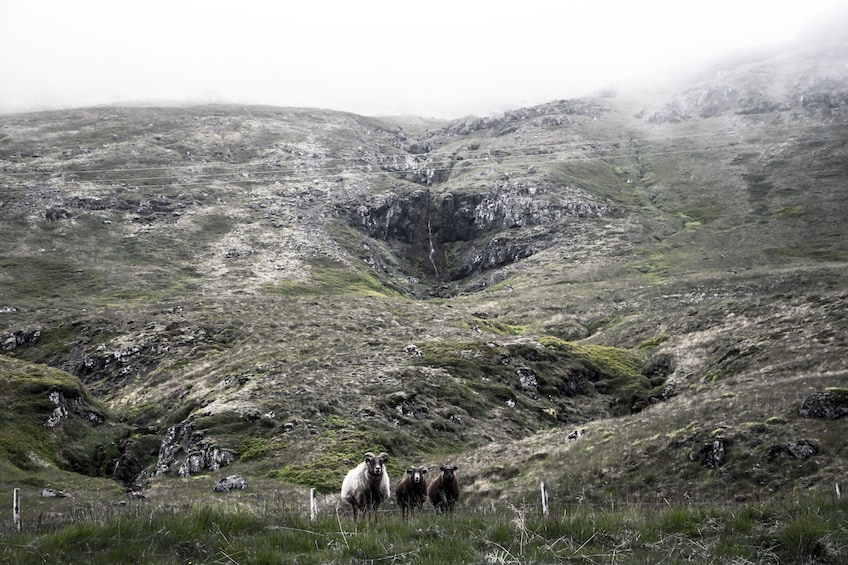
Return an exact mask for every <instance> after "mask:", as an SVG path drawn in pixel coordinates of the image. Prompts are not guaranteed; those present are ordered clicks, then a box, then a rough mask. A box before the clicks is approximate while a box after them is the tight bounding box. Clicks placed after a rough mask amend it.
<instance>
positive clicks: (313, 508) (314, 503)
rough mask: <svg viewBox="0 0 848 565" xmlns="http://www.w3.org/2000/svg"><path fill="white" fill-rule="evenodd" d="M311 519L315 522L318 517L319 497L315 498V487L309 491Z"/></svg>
mask: <svg viewBox="0 0 848 565" xmlns="http://www.w3.org/2000/svg"><path fill="white" fill-rule="evenodd" d="M309 519H310V520H312V521H313V522H314V521H315V520H317V519H318V499H317V498H315V489H311V490H310V491H309Z"/></svg>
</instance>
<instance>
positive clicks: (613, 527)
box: [0, 498, 848, 565]
mask: <svg viewBox="0 0 848 565" xmlns="http://www.w3.org/2000/svg"><path fill="white" fill-rule="evenodd" d="M846 524H848V501H846V500H838V499H833V498H831V499H825V498H809V499H806V500H800V501H794V502H776V501H773V502H770V503H766V504H762V505H750V504H748V505H725V506H721V505H716V506H712V505H702V506H694V507H690V506H686V507H668V506H665V507H663V506H659V507H658V506H651V505H641V504H634V505H629V506H621V507H618V508H615V509H612V508H599V507H585V508H577V509H573V508H572V509H569V511H567V512H565V513H561V514H559V515H549V516H543V515H542V514H541V513H540V512H538V511H536V510H535V509H533V510H529V509H520V508H515V507H513V506H509V507H507V508H502V509H499V511H498V512H493V511H492V509H482V508H480V509H471V508H465V509H463V511H462V512H459V513H457V514H454V515H453V516H439V515H436V514H433V513H429V512H425V513H422V514H420V515H418V516H417V517H415V518H414V519H412V520H409V521H403V520H401V519H400V517H399V516H398V515H397V513H396V512H395V511H393V510H388V511H384V512H381V513H379V515H378V516H376V517H374V518H372V519H364V520H361V521H359V522H355V521H354V520H353V519H352V518H351V517H350V516H347V515H341V516H340V515H335V514H333V513H329V514H327V515H324V516H322V517H321V518H319V519H318V520H316V521H315V522H310V521H309V520H308V518H307V517H306V516H305V515H303V514H301V513H297V512H294V511H293V510H291V509H287V508H283V507H276V508H273V509H270V510H269V508H268V507H267V506H266V507H264V508H263V511H262V512H257V511H251V510H243V509H242V510H233V509H228V508H221V507H215V506H212V505H195V506H190V507H185V508H183V509H174V508H171V509H167V508H163V507H153V506H151V505H149V504H134V505H132V506H130V507H109V508H108V509H106V510H103V511H101V512H97V513H91V514H89V515H88V516H87V517H86V518H81V519H77V520H75V521H73V522H71V523H66V524H64V525H60V526H56V527H54V528H51V529H50V530H49V531H41V532H39V531H37V530H36V529H35V528H25V529H24V531H22V532H20V533H18V532H13V531H11V530H10V529H8V528H7V526H5V525H4V529H3V530H0V561H2V562H3V563H10V564H29V563H57V564H61V563H68V564H70V563H74V564H76V563H90V564H101V563H102V564H107V563H109V564H112V563H162V564H182V565H186V564H189V563H191V564H196V563H228V564H234V563H241V564H247V563H298V564H301V565H304V564H326V563H370V564H382V563H421V564H427V563H433V564H436V563H439V564H443V563H490V564H507V563H515V564H518V563H570V562H574V561H579V562H587V563H613V562H614V563H657V562H660V561H662V562H663V563H684V562H685V563H730V562H733V563H812V562H815V563H841V562H845V561H846V560H848V527H846Z"/></svg>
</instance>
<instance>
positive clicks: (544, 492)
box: [542, 481, 548, 516]
mask: <svg viewBox="0 0 848 565" xmlns="http://www.w3.org/2000/svg"><path fill="white" fill-rule="evenodd" d="M542 514H544V515H545V516H547V515H548V490H547V489H546V488H545V482H544V481H542Z"/></svg>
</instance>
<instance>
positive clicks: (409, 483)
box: [395, 467, 427, 520]
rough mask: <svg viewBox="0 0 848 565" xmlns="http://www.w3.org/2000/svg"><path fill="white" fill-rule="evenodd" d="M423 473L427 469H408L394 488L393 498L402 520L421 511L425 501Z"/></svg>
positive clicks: (425, 484)
mask: <svg viewBox="0 0 848 565" xmlns="http://www.w3.org/2000/svg"><path fill="white" fill-rule="evenodd" d="M425 473H427V467H410V468H409V469H407V470H406V474H405V475H404V476H403V477H402V478H401V480H400V481H398V484H397V486H396V487H395V498H397V503H398V506H400V511H401V514H402V515H403V519H404V520H406V519H407V517H408V516H409V515H414V514H415V512H417V511H419V510H421V507H422V506H423V505H424V501H425V500H427V479H425V478H424V474H425Z"/></svg>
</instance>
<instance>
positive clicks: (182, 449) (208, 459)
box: [155, 420, 235, 477]
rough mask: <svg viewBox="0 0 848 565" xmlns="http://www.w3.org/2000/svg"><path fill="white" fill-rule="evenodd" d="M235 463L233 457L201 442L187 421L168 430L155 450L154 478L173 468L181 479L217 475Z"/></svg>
mask: <svg viewBox="0 0 848 565" xmlns="http://www.w3.org/2000/svg"><path fill="white" fill-rule="evenodd" d="M233 461H235V455H233V454H232V453H230V452H229V451H226V450H224V449H221V448H219V447H218V446H215V445H212V444H211V443H210V442H208V441H205V440H203V434H202V433H200V432H197V431H196V430H195V428H194V424H193V423H192V422H191V421H188V420H187V421H185V422H182V423H181V424H178V425H176V426H173V427H171V428H168V431H167V433H166V434H165V437H164V438H163V439H162V446H161V447H160V448H159V457H158V459H157V461H156V473H155V474H156V475H161V474H163V473H168V472H170V471H171V470H173V469H174V468H176V469H177V474H178V475H179V476H181V477H190V476H192V475H197V474H199V473H201V472H203V471H207V470H208V471H217V470H218V469H220V468H221V467H223V466H225V465H229V464H230V463H232V462H233Z"/></svg>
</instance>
